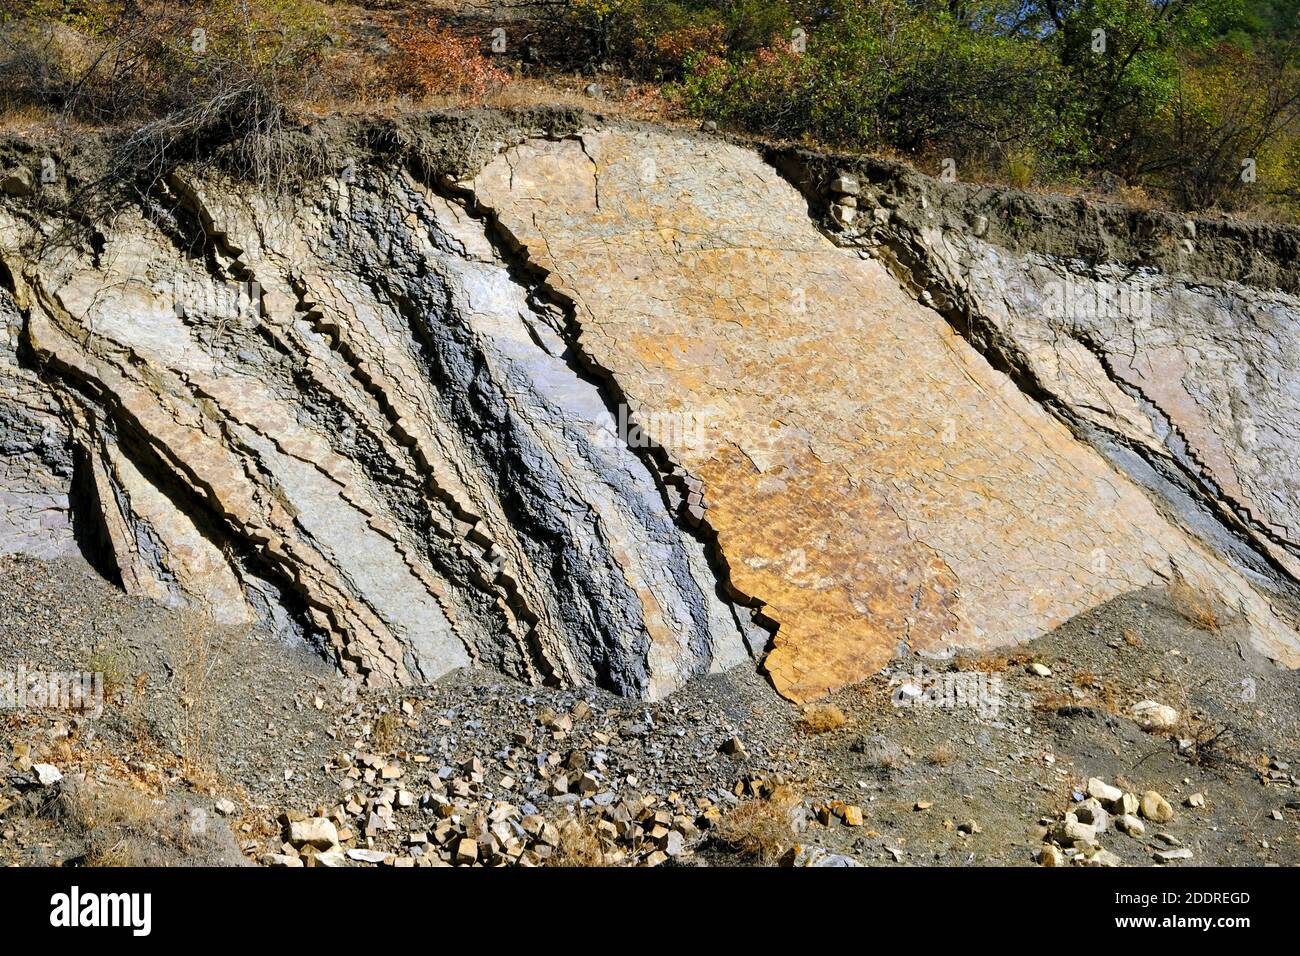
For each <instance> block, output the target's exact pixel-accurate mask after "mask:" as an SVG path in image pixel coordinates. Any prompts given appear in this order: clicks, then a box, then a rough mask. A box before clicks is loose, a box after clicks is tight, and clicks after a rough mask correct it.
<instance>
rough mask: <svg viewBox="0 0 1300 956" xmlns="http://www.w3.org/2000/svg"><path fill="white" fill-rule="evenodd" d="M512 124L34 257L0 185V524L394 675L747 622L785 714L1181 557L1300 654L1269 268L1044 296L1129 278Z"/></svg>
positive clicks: (1084, 605)
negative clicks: (1117, 291) (448, 160)
mask: <svg viewBox="0 0 1300 956" xmlns="http://www.w3.org/2000/svg"><path fill="white" fill-rule="evenodd" d="M502 130H503V128H502V127H500V126H499V125H498V126H494V127H493V128H492V135H493V136H502V137H503V138H502V139H499V140H494V141H491V142H489V141H486V140H485V141H483V142H480V141H479V139H478V138H477V137H476V138H475V139H474V150H473V151H476V152H475V154H476V156H477V157H478V160H479V161H478V162H476V163H475V164H474V165H475V167H476V168H477V167H480V166H481V168H478V169H477V171H474V170H473V169H471V170H469V171H468V173H467V171H466V170H464V169H458V170H454V172H455V175H451V174H450V173H448V171H447V170H440V169H438V168H435V166H436V164H434V165H430V164H429V162H425V161H421V162H403V161H401V160H400V158H398V159H394V157H392V156H386V157H376V156H373V155H371V156H365V157H361V159H360V160H359V161H358V162H355V163H352V162H349V163H348V164H347V165H346V168H339V169H334V170H333V171H331V172H328V173H326V174H324V175H319V176H315V177H314V178H312V179H311V181H310V182H308V183H307V184H306V185H305V186H304V187H303V188H302V189H301V190H299V191H298V192H297V193H295V194H294V195H293V196H291V197H290V196H280V195H269V194H266V193H261V192H258V191H257V190H255V189H252V188H250V187H248V186H246V185H240V184H236V183H233V182H230V181H227V180H226V179H224V178H222V177H220V176H218V175H217V174H215V173H211V172H208V173H199V172H195V171H193V170H187V169H183V168H182V169H177V170H175V171H174V172H173V173H172V175H171V176H170V177H169V179H168V180H167V182H166V184H165V185H164V186H163V187H161V189H162V193H163V195H160V196H159V197H157V198H159V199H160V200H166V201H165V202H164V201H160V202H159V203H158V204H157V205H156V206H152V207H150V208H148V209H143V208H138V207H130V208H127V209H125V210H123V211H121V212H119V213H118V214H117V215H116V217H115V218H114V219H113V220H112V221H110V222H104V223H99V224H97V226H98V228H99V230H100V232H101V237H100V241H97V242H95V243H89V244H87V245H86V246H85V247H76V246H62V247H60V246H58V245H50V244H47V245H46V246H45V247H44V249H45V251H44V252H42V253H40V254H36V253H34V252H33V251H32V250H34V249H35V248H37V246H38V245H39V243H38V240H39V239H40V237H41V234H42V233H43V232H48V231H49V230H48V228H47V224H46V223H44V222H42V221H41V219H40V217H39V216H37V215H33V214H32V213H31V211H30V210H25V209H22V208H19V207H18V206H17V204H16V203H17V201H16V200H14V201H10V200H5V202H6V203H9V205H8V206H0V263H3V268H0V278H5V279H6V281H5V282H4V283H3V284H0V334H2V335H3V338H2V339H0V386H3V392H2V393H0V449H2V450H3V457H2V458H0V468H2V469H3V472H0V474H3V476H4V480H5V484H4V486H3V488H2V489H0V496H2V497H0V503H2V504H3V508H2V509H0V550H3V551H4V552H26V553H36V554H39V555H43V556H53V555H57V554H59V553H67V551H68V550H70V549H73V548H75V547H78V545H79V546H80V547H81V549H82V550H85V551H88V552H90V551H94V552H96V553H97V554H98V560H99V563H100V565H101V567H102V568H103V569H104V570H105V571H106V572H107V573H109V574H110V575H111V576H113V577H114V578H116V579H118V580H120V582H121V584H122V585H123V587H124V588H125V589H126V590H127V591H128V592H130V593H132V594H137V595H142V596H146V597H150V598H153V599H155V600H158V601H161V602H163V603H167V604H172V605H178V606H190V607H195V608H199V609H203V610H206V611H207V612H208V613H209V614H210V615H211V616H212V618H213V619H214V620H215V621H216V622H217V623H219V624H222V625H230V626H243V625H248V624H252V623H254V622H261V623H263V624H265V625H269V626H271V627H272V628H273V629H275V630H277V631H280V632H283V633H294V634H301V635H304V636H306V637H308V638H309V639H311V640H314V641H317V642H319V643H320V645H321V646H322V647H323V648H324V649H325V650H326V651H327V652H328V653H329V655H330V656H331V657H332V658H334V659H335V660H336V662H337V663H338V664H339V666H340V667H341V668H342V669H343V670H344V671H345V672H346V673H348V674H349V675H355V676H358V677H361V678H364V679H366V680H367V681H369V682H371V683H374V684H379V685H393V684H411V683H424V682H427V681H430V680H433V679H435V678H437V677H440V676H441V675H443V674H446V673H448V672H450V671H452V670H456V669H458V668H461V667H465V666H474V665H483V666H488V667H492V668H495V669H497V670H500V671H503V672H505V673H507V674H510V675H512V676H515V677H518V678H521V679H523V680H525V681H529V682H533V683H543V682H545V683H550V684H559V685H565V686H583V685H594V686H600V687H603V688H606V689H608V690H612V691H615V692H617V693H619V694H623V695H627V696H633V697H643V698H650V699H654V698H659V697H662V696H664V695H665V694H668V693H670V692H672V691H673V690H675V689H677V688H678V687H680V686H681V685H682V684H683V683H685V682H686V681H687V680H688V679H690V678H691V677H692V676H694V675H699V674H703V673H708V672H713V671H719V670H723V669H726V668H728V667H731V666H734V665H737V664H740V663H744V662H746V661H750V660H751V659H752V657H754V656H761V655H762V653H763V651H764V650H767V654H766V657H765V660H764V667H765V668H766V670H767V673H768V674H769V676H770V677H771V679H772V681H773V683H774V684H775V686H776V688H777V689H778V690H779V691H780V692H781V693H782V694H784V695H786V696H787V697H789V698H791V699H793V700H796V701H806V700H811V699H814V698H816V697H819V696H821V695H823V694H825V693H827V692H829V691H832V690H834V689H836V688H839V687H841V686H844V685H845V684H849V683H853V682H856V681H860V680H863V679H865V678H867V677H868V676H870V675H871V674H873V673H875V672H877V671H879V670H880V668H881V667H882V666H883V665H884V664H885V663H886V662H887V661H889V660H890V658H891V657H893V656H894V655H895V654H896V653H897V652H899V650H900V649H902V650H905V651H912V652H921V653H928V654H939V655H945V654H948V653H950V652H952V651H954V650H955V649H958V648H974V649H980V648H987V647H994V646H1001V645H1007V644H1013V643H1021V642H1025V641H1029V640H1032V639H1033V638H1036V637H1038V636H1039V635H1041V634H1043V633H1044V632H1046V631H1048V630H1050V629H1052V628H1053V627H1055V626H1057V625H1058V624H1061V623H1062V622H1064V621H1066V620H1068V619H1069V618H1071V617H1073V616H1075V615H1077V614H1079V613H1081V612H1083V611H1087V610H1089V609H1091V608H1094V607H1096V606H1098V605H1100V604H1102V603H1104V602H1106V601H1108V600H1110V599H1112V598H1114V597H1116V596H1118V595H1121V594H1124V593H1126V592H1130V591H1133V590H1135V589H1139V588H1144V587H1147V586H1150V585H1159V584H1162V583H1168V582H1170V581H1172V580H1174V579H1175V578H1181V579H1183V580H1184V581H1185V582H1187V583H1188V584H1189V585H1190V586H1191V587H1192V588H1194V589H1196V590H1197V591H1201V592H1204V593H1207V594H1210V595H1213V596H1214V598H1215V599H1216V600H1217V601H1219V602H1221V603H1222V604H1223V605H1224V606H1225V607H1227V608H1229V609H1230V610H1231V611H1232V612H1234V613H1235V614H1237V615H1240V616H1241V617H1242V618H1243V620H1244V621H1245V622H1246V623H1247V624H1248V626H1249V633H1250V639H1251V641H1252V642H1253V643H1254V645H1255V646H1256V647H1257V648H1258V649H1259V650H1260V651H1261V652H1262V653H1264V654H1265V655H1266V656H1267V657H1269V658H1271V659H1273V660H1275V661H1279V662H1281V663H1284V664H1288V665H1291V666H1295V665H1297V664H1300V639H1297V635H1296V631H1295V627H1294V618H1295V615H1294V607H1295V602H1294V600H1293V599H1294V597H1295V595H1296V593H1297V589H1296V583H1295V579H1296V572H1297V563H1296V562H1297V561H1298V560H1300V555H1298V554H1297V552H1296V550H1295V549H1296V531H1295V529H1296V526H1297V523H1296V515H1295V509H1296V507H1297V506H1296V499H1295V495H1294V488H1293V484H1294V481H1295V478H1294V475H1293V474H1292V469H1290V468H1289V467H1288V463H1289V462H1291V461H1294V460H1295V455H1294V452H1295V451H1296V449H1295V447H1294V443H1295V439H1296V429H1297V428H1298V427H1300V424H1298V423H1300V408H1297V407H1296V396H1295V395H1294V394H1293V393H1294V390H1295V384H1294V376H1293V375H1289V374H1288V369H1293V368H1294V367H1295V364H1296V361H1295V356H1294V354H1293V353H1294V351H1295V347H1294V343H1293V341H1292V339H1293V338H1294V335H1295V332H1294V329H1295V328H1296V327H1297V323H1296V322H1295V317H1296V305H1297V304H1296V302H1295V301H1294V299H1293V297H1292V293H1289V292H1284V291H1281V290H1280V289H1273V290H1268V289H1259V288H1257V287H1252V286H1246V285H1239V286H1236V287H1231V286H1227V285H1223V284H1222V283H1220V284H1216V285H1214V286H1212V287H1210V286H1198V285H1195V284H1193V283H1190V282H1188V281H1185V280H1184V279H1182V278H1178V277H1176V276H1174V275H1173V274H1172V273H1170V272H1166V271H1161V270H1159V269H1154V268H1153V269H1151V270H1149V273H1150V274H1149V275H1144V277H1143V278H1144V281H1147V280H1149V285H1150V288H1149V289H1146V288H1145V287H1144V288H1143V289H1139V290H1138V293H1139V294H1141V293H1142V292H1147V293H1148V299H1147V300H1146V301H1148V302H1149V303H1150V308H1149V310H1148V314H1149V318H1148V320H1147V321H1146V322H1145V324H1140V323H1132V322H1129V321H1127V319H1126V318H1125V316H1126V315H1127V313H1124V312H1120V313H1113V312H1107V311H1106V310H1101V313H1100V314H1099V315H1097V316H1092V317H1088V316H1087V315H1084V316H1083V317H1082V318H1079V317H1078V313H1077V310H1075V311H1072V310H1071V309H1070V308H1068V307H1065V306H1064V305H1063V306H1062V308H1061V309H1060V313H1059V318H1053V315H1054V313H1052V310H1051V308H1052V307H1051V303H1050V301H1049V302H1048V303H1047V304H1046V305H1045V304H1044V301H1043V297H1044V296H1046V295H1050V294H1052V293H1051V292H1050V290H1051V289H1055V288H1056V286H1053V285H1052V283H1053V282H1056V283H1058V284H1059V283H1065V282H1066V281H1067V280H1068V281H1070V282H1084V281H1090V282H1094V283H1107V282H1109V283H1111V284H1121V285H1122V284H1123V283H1125V282H1129V283H1130V284H1131V282H1132V276H1131V270H1129V271H1125V268H1127V267H1125V268H1121V267H1120V265H1116V264H1110V265H1107V264H1106V263H1104V262H1103V263H1101V264H1100V265H1099V266H1097V267H1095V268H1092V269H1090V270H1086V269H1081V268H1076V266H1075V265H1073V264H1072V263H1071V261H1070V260H1069V259H1068V257H1063V256H1059V255H1056V254H1055V252H1053V253H1052V254H1048V253H1046V252H1044V253H1042V254H1039V255H1035V254H1033V253H1032V252H1026V251H1024V250H1019V249H1011V248H1008V247H1006V246H1004V245H999V244H998V243H996V242H994V241H993V238H994V237H991V236H990V237H986V238H978V237H976V236H974V234H973V230H972V229H970V228H969V227H964V228H955V229H954V228H947V229H945V228H941V225H942V224H941V223H938V222H930V221H929V219H928V218H927V217H926V216H925V215H923V214H921V213H917V212H916V210H915V209H914V208H913V207H908V208H906V209H899V210H896V211H894V212H892V213H885V214H884V215H874V214H870V213H868V212H866V211H865V210H866V209H868V208H869V207H870V206H871V203H872V202H873V201H875V200H874V199H873V197H874V196H875V192H873V190H877V187H878V186H879V183H876V184H870V183H869V185H868V188H867V190H866V192H865V193H864V195H863V196H862V197H861V200H860V202H861V205H862V207H863V209H864V212H863V214H862V215H860V216H858V217H857V218H856V220H855V221H856V222H858V223H860V225H859V226H858V227H854V228H850V229H848V230H844V229H842V228H840V230H839V232H838V233H837V232H836V231H835V230H829V231H823V229H822V228H821V225H822V224H819V222H818V219H817V218H816V217H817V208H816V203H817V201H819V200H816V199H815V198H814V199H813V200H811V201H810V199H809V198H808V196H809V195H813V196H814V197H815V196H816V195H817V191H816V189H815V188H809V186H808V184H807V183H804V182H798V181H797V180H798V177H795V176H791V175H790V173H789V171H788V170H781V171H778V168H777V166H776V165H773V164H772V163H769V161H768V160H767V159H766V158H764V157H763V156H762V155H760V154H759V153H757V152H755V151H753V150H751V149H749V148H742V147H741V146H738V145H732V144H728V143H726V142H723V141H720V140H716V139H709V138H704V137H693V136H687V135H683V134H675V133H670V132H666V131H662V130H652V129H640V128H632V127H620V126H606V125H601V124H595V123H593V124H592V125H591V126H590V127H589V128H587V129H585V130H580V131H578V132H574V131H572V130H571V129H568V128H566V129H563V130H560V131H555V130H551V131H549V132H548V131H546V130H543V129H535V130H522V129H519V130H516V131H515V132H514V133H512V134H510V135H504V134H503V132H502ZM358 156H360V154H358ZM381 159H382V161H379V160H381ZM864 179H867V180H869V177H864ZM801 188H802V191H801ZM878 205H879V204H878ZM881 208H887V207H883V206H882V207H881ZM916 208H920V209H924V208H925V206H924V201H923V200H922V202H921V204H920V206H919V207H916ZM913 213H915V215H913ZM841 219H842V217H841ZM841 226H843V223H842V222H841ZM987 229H988V224H987V222H986V223H984V225H983V227H982V228H981V230H980V231H981V233H983V232H985V231H986V230H987ZM994 231H995V232H996V230H994ZM831 235H835V236H836V239H834V240H833V239H832V238H831ZM900 263H901V264H902V267H901V268H900ZM1107 269H1110V270H1111V271H1110V272H1108V271H1107ZM959 301H960V303H961V305H962V307H963V308H965V309H966V314H967V315H968V316H969V317H973V319H974V320H977V321H975V322H974V323H973V324H972V325H970V327H969V328H963V327H962V326H961V324H960V323H958V322H956V321H954V319H953V311H954V308H955V306H954V303H957V302H959ZM1061 301H1062V302H1063V303H1064V302H1065V301H1066V300H1064V299H1062V300H1061ZM972 329H974V330H975V331H974V332H972V331H971V330H972ZM773 629H775V634H774V636H773V634H772V631H773Z"/></svg>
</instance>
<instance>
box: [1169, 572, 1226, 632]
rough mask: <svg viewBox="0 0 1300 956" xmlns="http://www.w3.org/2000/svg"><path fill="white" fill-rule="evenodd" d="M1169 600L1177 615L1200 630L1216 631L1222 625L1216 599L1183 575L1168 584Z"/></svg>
mask: <svg viewBox="0 0 1300 956" xmlns="http://www.w3.org/2000/svg"><path fill="white" fill-rule="evenodd" d="M1169 600H1170V601H1171V602H1172V603H1173V606H1174V610H1176V611H1177V612H1178V614H1179V616H1180V617H1182V618H1183V619H1184V620H1185V621H1187V622H1188V623H1189V624H1191V625H1192V626H1193V627H1196V628H1199V629H1200V630H1202V631H1217V630H1218V629H1219V628H1220V627H1222V626H1223V620H1222V614H1221V609H1220V607H1219V602H1218V600H1217V599H1216V598H1215V597H1214V595H1212V594H1209V593H1207V592H1205V591H1203V590H1201V589H1200V588H1198V587H1196V586H1195V585H1194V584H1192V583H1191V582H1190V581H1188V580H1187V579H1186V578H1184V577H1181V576H1180V577H1178V578H1175V579H1174V582H1173V583H1172V584H1171V585H1169Z"/></svg>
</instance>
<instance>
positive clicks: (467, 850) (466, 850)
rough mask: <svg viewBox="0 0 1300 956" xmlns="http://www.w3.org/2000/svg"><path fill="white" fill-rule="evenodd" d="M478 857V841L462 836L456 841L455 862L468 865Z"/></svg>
mask: <svg viewBox="0 0 1300 956" xmlns="http://www.w3.org/2000/svg"><path fill="white" fill-rule="evenodd" d="M477 859H478V841H476V840H471V839H470V838H469V837H463V838H462V839H461V840H460V841H458V842H457V843H456V862H457V863H458V864H460V865H461V866H468V865H469V864H471V863H473V862H474V861H475V860H477Z"/></svg>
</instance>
